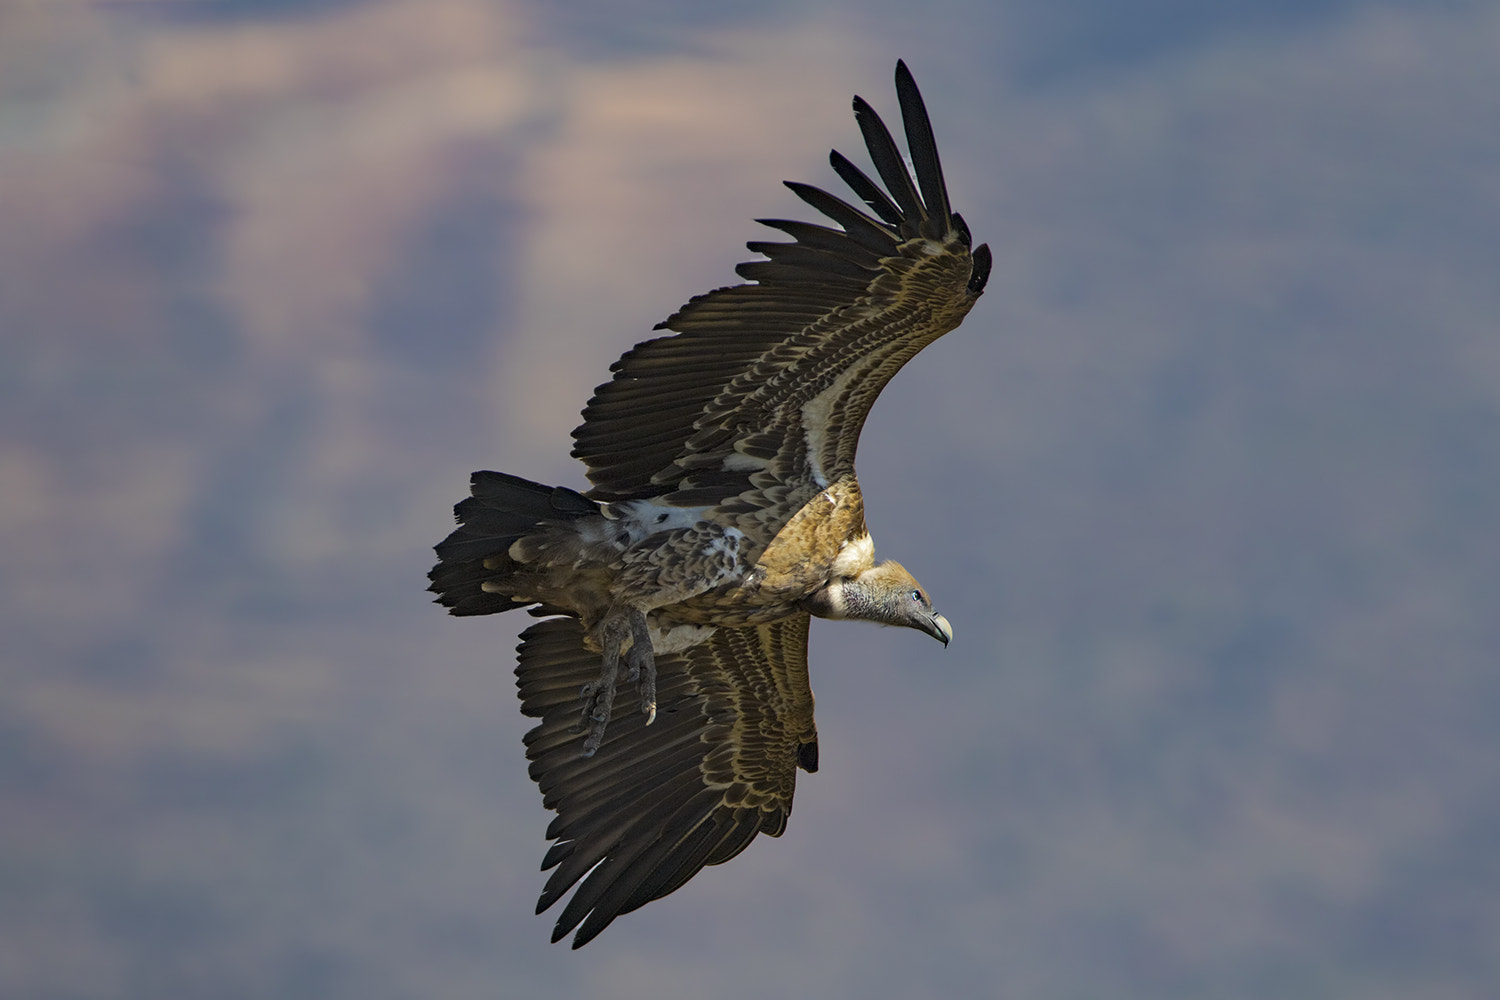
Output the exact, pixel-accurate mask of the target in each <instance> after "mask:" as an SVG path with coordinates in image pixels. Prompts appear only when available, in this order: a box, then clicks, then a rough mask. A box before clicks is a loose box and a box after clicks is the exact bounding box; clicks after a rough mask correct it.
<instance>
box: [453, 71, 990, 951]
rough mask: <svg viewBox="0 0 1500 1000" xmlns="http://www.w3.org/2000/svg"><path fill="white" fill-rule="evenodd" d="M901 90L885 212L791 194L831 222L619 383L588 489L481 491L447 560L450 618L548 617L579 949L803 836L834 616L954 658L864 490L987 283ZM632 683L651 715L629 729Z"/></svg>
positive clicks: (655, 348)
mask: <svg viewBox="0 0 1500 1000" xmlns="http://www.w3.org/2000/svg"><path fill="white" fill-rule="evenodd" d="M896 93H897V96H898V98H899V100H900V105H901V120H902V124H903V125H904V127H905V132H906V144H907V148H908V150H909V151H910V163H911V166H912V168H913V170H912V171H908V169H907V164H906V161H905V160H904V159H903V157H902V154H901V151H900V149H899V148H898V147H897V145H896V143H895V141H894V140H893V139H892V138H891V134H890V132H889V131H888V130H887V129H886V126H885V125H884V123H882V122H881V120H880V118H879V116H878V115H876V114H875V112H874V110H873V109H872V108H871V107H870V105H869V104H867V103H866V102H865V101H864V100H862V99H861V98H858V97H856V98H855V99H854V116H855V119H856V121H857V122H858V123H859V128H860V131H861V132H862V133H863V136H864V141H865V145H866V147H867V148H868V149H869V153H870V159H871V161H872V162H873V163H874V166H875V172H876V174H877V175H878V176H879V178H880V180H881V181H882V182H883V187H882V185H881V184H877V183H875V181H873V180H872V179H871V178H870V177H869V176H867V175H866V174H865V173H863V172H862V171H861V170H860V169H859V168H858V167H856V166H854V164H852V163H851V162H850V161H849V160H847V159H846V158H844V157H843V156H842V155H840V154H839V153H838V152H834V153H832V154H831V161H832V164H833V169H834V171H835V172H836V173H837V174H838V175H839V177H840V178H842V179H843V180H844V182H845V183H846V184H848V186H849V187H850V188H851V189H852V190H853V192H854V194H855V195H856V196H857V198H858V201H859V202H862V203H863V207H856V205H854V204H851V203H849V202H847V201H844V200H842V199H840V198H838V197H835V196H834V195H831V194H829V193H827V192H826V191H822V190H820V189H818V188H815V187H812V186H810V185H807V184H798V183H794V182H791V181H788V182H787V187H789V188H790V189H791V190H792V192H793V193H794V194H796V195H797V196H798V197H799V198H801V199H802V200H803V201H804V202H806V203H807V204H808V205H811V206H812V207H813V208H815V209H817V210H818V211H819V212H821V213H822V214H823V215H825V216H827V217H828V219H830V220H832V222H833V223H834V225H833V226H828V225H817V224H813V223H809V222H794V221H789V220H785V219H762V220H760V221H761V222H762V223H764V224H765V225H767V226H770V227H771V228H772V229H776V230H779V231H780V232H781V233H782V234H784V235H785V236H787V237H789V238H790V242H775V243H771V242H752V243H750V244H748V246H749V248H750V249H751V250H752V251H754V252H755V253H758V254H761V255H763V256H764V257H765V258H766V259H764V260H757V261H754V262H751V263H746V264H741V265H739V267H738V268H737V269H736V270H737V271H738V273H739V275H740V276H741V277H742V278H744V279H746V281H747V282H748V284H743V285H735V286H733V287H729V288H720V289H718V290H717V291H713V292H709V293H708V294H706V295H700V296H698V297H696V298H694V299H692V300H691V301H690V302H688V303H687V305H685V306H683V307H682V308H681V309H680V310H678V312H677V313H676V314H674V315H673V316H672V317H671V318H669V319H668V320H667V321H666V322H664V323H661V324H659V325H658V327H657V329H659V330H666V331H669V333H667V334H665V335H663V336H660V337H657V338H656V339H654V340H647V341H644V342H642V343H640V344H637V345H636V346H635V347H634V348H633V349H631V350H630V351H628V352H626V354H625V355H624V356H623V357H622V358H620V360H619V361H617V362H615V364H614V365H613V366H612V369H611V370H612V371H613V372H614V377H613V378H612V379H611V380H610V381H608V382H606V383H605V384H603V385H601V386H599V388H598V389H597V390H595V392H594V397H593V399H591V400H589V403H588V406H586V407H585V408H584V410H583V423H582V424H581V425H580V426H579V427H578V429H577V430H575V431H574V432H573V439H574V442H575V444H574V447H573V455H574V457H576V458H578V459H581V460H582V461H583V463H584V464H585V465H586V466H587V467H588V478H589V481H590V482H591V483H592V484H593V485H592V487H591V488H590V489H589V490H587V491H586V492H583V493H578V492H575V491H573V490H570V489H567V488H565V487H555V488H554V487H548V486H542V485H539V484H537V483H533V482H530V481H528V480H525V479H520V478H517V477H515V476H509V475H506V474H504V473H500V472H476V473H474V475H473V478H472V482H471V485H472V496H470V497H468V498H467V499H465V500H463V501H462V502H461V503H459V504H458V505H457V507H455V508H454V512H455V515H456V517H457V520H458V528H457V530H455V531H454V532H453V533H452V534H451V535H449V536H448V537H447V538H446V539H445V540H444V541H443V542H442V543H441V544H439V545H438V546H437V547H436V549H437V555H438V563H437V566H436V567H434V568H433V570H432V572H431V573H430V574H429V577H430V579H431V581H432V585H431V587H430V588H429V589H431V590H432V591H433V592H435V593H436V594H437V595H438V596H437V601H438V603H440V604H442V605H444V606H446V607H447V608H448V609H449V610H450V611H451V612H452V613H453V614H455V615H483V614H492V613H494V612H499V611H508V610H510V609H512V608H528V609H530V612H531V614H533V615H536V616H537V617H540V618H543V619H544V620H543V621H540V622H538V623H536V624H534V625H532V626H531V627H530V628H528V629H526V631H525V632H524V633H522V635H521V645H520V647H519V653H520V663H519V666H518V667H517V668H516V676H517V686H518V687H519V689H520V696H521V710H522V712H523V713H525V714H526V715H527V716H530V717H533V718H538V719H540V720H541V722H540V723H539V724H538V725H537V726H536V727H535V728H534V729H532V730H531V731H530V732H529V733H528V734H527V735H526V756H527V757H528V758H529V759H530V761H531V768H530V771H531V777H532V778H533V779H535V781H536V782H537V784H538V785H539V786H540V787H541V790H542V799H543V803H544V804H545V805H546V806H547V808H549V809H552V810H555V811H556V812H557V817H556V818H555V819H554V820H553V821H552V824H551V826H549V827H548V829H547V838H548V839H549V840H552V841H555V843H554V844H553V845H552V847H551V849H550V850H549V851H548V852H547V855H546V857H545V859H544V860H543V862H542V870H544V871H546V870H548V869H552V870H553V871H552V875H551V876H550V877H549V879H548V881H547V884H546V887H545V889H544V891H543V892H542V896H541V899H540V900H539V901H538V903H537V912H538V913H541V912H542V911H543V910H545V909H547V908H548V907H549V906H551V905H552V904H553V903H555V902H557V901H558V900H559V899H560V898H562V896H563V895H564V894H566V893H567V892H568V891H569V890H570V889H572V888H573V887H574V886H575V885H577V886H578V888H577V891H576V892H574V893H573V896H572V898H571V899H570V900H569V901H568V903H567V905H566V906H564V907H563V910H562V914H561V916H560V917H559V918H558V921H557V925H556V927H555V929H554V932H553V936H552V940H553V941H558V940H560V939H561V938H563V937H564V936H566V935H567V934H568V933H569V932H571V931H572V930H573V929H574V928H577V929H578V933H577V935H576V936H575V937H574V939H573V947H575V948H577V947H580V946H582V945H583V944H586V943H587V942H588V941H590V940H591V939H592V938H593V937H594V936H595V935H597V934H598V933H599V932H600V931H602V930H603V929H604V928H605V927H606V926H608V925H609V923H610V922H611V921H612V920H614V918H615V917H616V916H618V915H620V914H622V913H628V912H630V911H631V910H634V909H636V908H637V907H640V906H643V905H644V904H646V903H648V902H650V901H651V900H653V899H658V898H660V897H662V896H665V895H666V894H667V893H669V892H672V891H673V890H675V889H677V888H678V887H679V886H681V885H682V884H683V883H685V882H686V881H687V880H688V879H690V878H692V877H693V876H694V875H696V874H697V873H698V871H699V870H701V869H702V868H703V867H704V866H705V865H715V864H720V863H722V862H724V861H728V860H729V859H730V858H732V857H734V856H735V855H736V854H738V853H739V852H740V851H742V850H744V849H745V847H746V846H747V845H748V844H749V843H750V841H751V840H753V839H754V838H755V835H756V834H757V833H765V834H769V835H770V836H773V837H776V836H780V834H781V832H782V831H783V830H784V829H785V828H786V821H787V816H788V814H789V813H790V812H791V808H792V790H793V788H794V786H795V784H796V773H797V769H798V768H799V767H800V768H801V769H802V770H805V771H809V772H810V771H815V770H817V767H818V734H817V729H816V727H815V726H814V724H813V695H812V689H811V687H810V686H809V684H808V676H807V634H808V623H809V620H810V618H811V617H818V618H851V619H857V620H861V621H872V622H879V623H881V624H883V625H902V626H906V627H909V628H915V629H919V630H921V631H923V632H925V633H927V634H928V635H930V636H932V637H933V638H935V639H938V640H939V641H941V642H942V643H943V644H944V645H946V644H947V643H948V640H949V639H950V638H951V637H952V631H951V629H950V628H949V625H948V622H947V620H946V619H945V618H944V617H943V616H942V615H940V614H938V613H937V612H936V611H934V610H933V607H932V603H931V601H929V600H928V597H927V591H926V590H924V589H923V588H922V587H921V586H920V585H919V584H918V583H917V581H916V580H915V579H913V577H912V575H911V574H910V573H908V572H907V571H906V570H905V569H903V568H902V567H901V566H900V565H899V564H897V563H894V562H883V563H876V562H875V561H874V544H873V543H872V541H871V540H870V534H869V532H868V530H867V529H866V528H865V517H864V502H863V498H862V497H861V495H860V489H859V482H858V480H856V479H855V476H854V451H855V446H856V445H857V444H858V442H859V432H860V428H861V427H863V426H864V422H865V416H866V415H867V414H868V413H869V410H870V406H871V404H873V403H874V402H875V397H876V396H877V395H878V394H879V393H880V390H881V388H883V387H884V386H885V384H886V382H888V381H889V380H890V378H891V376H893V375H895V374H896V371H897V370H898V369H900V367H901V366H902V365H904V364H905V363H906V362H907V361H909V360H910V359H911V358H912V356H913V355H915V354H916V353H917V352H918V351H920V350H921V349H922V348H924V347H926V346H927V345H928V344H930V343H932V342H933V341H934V340H936V339H937V338H939V337H941V336H942V335H943V334H945V333H947V332H948V331H949V330H952V329H953V328H955V327H956V326H958V324H959V323H960V322H961V321H962V320H963V318H964V316H965V315H966V314H967V313H968V311H969V310H970V309H971V308H972V307H973V305H974V303H975V301H976V300H977V299H978V298H979V295H980V293H981V292H982V291H983V290H984V284H985V279H986V278H987V277H988V276H989V270H990V252H989V248H988V247H987V246H980V247H978V248H974V247H973V246H972V240H971V239H970V237H969V229H968V226H966V225H965V224H964V221H963V219H962V218H961V217H960V216H959V215H958V213H957V212H954V211H953V210H952V209H951V208H950V207H949V203H948V192H947V190H946V188H945V187H944V184H943V173H942V169H941V167H940V166H939V165H938V153H937V147H936V145H934V142H933V136H932V125H931V123H930V122H929V121H928V118H927V110H926V108H925V107H924V106H923V104H922V98H921V95H920V94H919V93H918V92H917V87H916V84H915V83H913V82H912V77H911V74H910V73H909V72H908V71H907V69H906V66H905V64H904V63H898V64H897V66H896ZM913 173H915V180H913V176H912V174H913ZM622 685H623V688H624V690H625V691H629V692H632V693H633V695H634V697H635V700H636V702H637V703H638V706H639V711H636V712H625V711H622V712H620V713H619V715H618V716H616V717H614V718H611V712H612V710H613V709H615V708H616V707H617V706H616V704H615V702H616V689H617V687H621V686H622ZM580 879H581V880H582V884H579V882H580Z"/></svg>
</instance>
